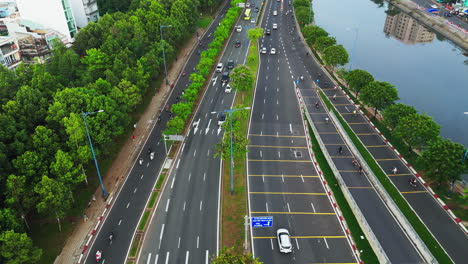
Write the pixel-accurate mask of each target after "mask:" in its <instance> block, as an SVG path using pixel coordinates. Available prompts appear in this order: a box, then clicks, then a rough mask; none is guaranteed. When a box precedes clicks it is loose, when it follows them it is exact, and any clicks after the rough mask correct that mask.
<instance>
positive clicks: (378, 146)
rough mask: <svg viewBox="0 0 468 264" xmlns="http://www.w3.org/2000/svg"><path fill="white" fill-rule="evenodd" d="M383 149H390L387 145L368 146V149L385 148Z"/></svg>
mask: <svg viewBox="0 0 468 264" xmlns="http://www.w3.org/2000/svg"><path fill="white" fill-rule="evenodd" d="M383 147H388V146H387V145H372V146H366V148H383Z"/></svg>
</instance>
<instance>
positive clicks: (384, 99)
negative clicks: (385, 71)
mask: <svg viewBox="0 0 468 264" xmlns="http://www.w3.org/2000/svg"><path fill="white" fill-rule="evenodd" d="M361 99H362V101H363V102H364V103H365V104H367V105H369V106H371V107H374V110H375V113H374V114H375V115H377V110H380V111H382V110H384V109H385V108H386V107H387V106H389V105H391V104H393V102H395V101H396V100H398V99H399V98H398V91H397V89H396V88H395V86H393V85H391V84H390V83H388V82H379V81H375V82H371V83H369V84H368V85H367V86H365V87H364V88H363V89H362V91H361Z"/></svg>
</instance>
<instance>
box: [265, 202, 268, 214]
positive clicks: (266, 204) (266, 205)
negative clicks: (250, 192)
mask: <svg viewBox="0 0 468 264" xmlns="http://www.w3.org/2000/svg"><path fill="white" fill-rule="evenodd" d="M265 207H266V211H267V212H268V203H265Z"/></svg>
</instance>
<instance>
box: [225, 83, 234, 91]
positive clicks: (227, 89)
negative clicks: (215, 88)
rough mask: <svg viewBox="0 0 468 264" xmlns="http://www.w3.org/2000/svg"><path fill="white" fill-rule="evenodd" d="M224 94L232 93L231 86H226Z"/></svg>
mask: <svg viewBox="0 0 468 264" xmlns="http://www.w3.org/2000/svg"><path fill="white" fill-rule="evenodd" d="M224 92H225V93H231V92H232V88H231V85H229V84H226V88H224Z"/></svg>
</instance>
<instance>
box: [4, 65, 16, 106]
mask: <svg viewBox="0 0 468 264" xmlns="http://www.w3.org/2000/svg"><path fill="white" fill-rule="evenodd" d="M0 87H2V89H0V105H3V104H5V103H6V102H7V101H9V100H12V99H13V97H14V95H15V94H16V91H17V90H18V88H19V82H18V81H17V77H16V75H15V72H14V71H12V70H9V69H8V68H6V67H0Z"/></svg>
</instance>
